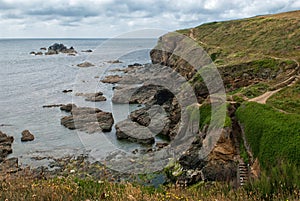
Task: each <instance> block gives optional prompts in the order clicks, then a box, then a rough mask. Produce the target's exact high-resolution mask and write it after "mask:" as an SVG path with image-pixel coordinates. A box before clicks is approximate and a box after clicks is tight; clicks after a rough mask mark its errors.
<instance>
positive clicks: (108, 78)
mask: <svg viewBox="0 0 300 201" xmlns="http://www.w3.org/2000/svg"><path fill="white" fill-rule="evenodd" d="M121 79H122V77H121V76H119V75H109V76H106V77H105V78H104V79H103V80H101V82H103V83H110V84H115V83H118V82H120V81H121Z"/></svg>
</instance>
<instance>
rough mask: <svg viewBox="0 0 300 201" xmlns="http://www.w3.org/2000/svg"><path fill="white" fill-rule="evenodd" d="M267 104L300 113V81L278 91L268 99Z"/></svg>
mask: <svg viewBox="0 0 300 201" xmlns="http://www.w3.org/2000/svg"><path fill="white" fill-rule="evenodd" d="M267 104H269V105H271V106H273V107H275V108H277V109H280V110H284V111H286V112H289V113H296V114H300V82H299V81H298V82H297V83H296V84H295V85H293V86H290V87H286V88H284V89H282V90H281V91H279V92H277V93H276V94H274V95H273V96H271V97H270V98H269V99H268V100H267Z"/></svg>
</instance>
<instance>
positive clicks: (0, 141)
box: [0, 131, 14, 162]
mask: <svg viewBox="0 0 300 201" xmlns="http://www.w3.org/2000/svg"><path fill="white" fill-rule="evenodd" d="M13 141H14V138H13V137H12V136H8V135H6V134H5V133H3V132H1V131H0V162H2V161H3V160H4V159H5V158H6V157H7V155H8V154H11V153H12V148H11V145H12V143H13Z"/></svg>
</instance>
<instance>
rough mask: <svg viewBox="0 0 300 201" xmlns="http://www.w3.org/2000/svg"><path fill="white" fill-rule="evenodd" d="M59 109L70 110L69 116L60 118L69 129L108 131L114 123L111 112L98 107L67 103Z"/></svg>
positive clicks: (91, 131)
mask: <svg viewBox="0 0 300 201" xmlns="http://www.w3.org/2000/svg"><path fill="white" fill-rule="evenodd" d="M61 110H64V111H67V112H71V115H70V116H65V117H63V118H62V119H61V124H62V125H63V126H65V127H66V128H69V129H71V130H74V129H78V130H80V131H85V132H87V133H95V132H109V131H111V128H112V125H113V123H114V119H113V116H112V113H110V112H103V111H102V110H100V109H98V108H89V107H77V106H76V105H73V104H68V105H66V106H63V107H61Z"/></svg>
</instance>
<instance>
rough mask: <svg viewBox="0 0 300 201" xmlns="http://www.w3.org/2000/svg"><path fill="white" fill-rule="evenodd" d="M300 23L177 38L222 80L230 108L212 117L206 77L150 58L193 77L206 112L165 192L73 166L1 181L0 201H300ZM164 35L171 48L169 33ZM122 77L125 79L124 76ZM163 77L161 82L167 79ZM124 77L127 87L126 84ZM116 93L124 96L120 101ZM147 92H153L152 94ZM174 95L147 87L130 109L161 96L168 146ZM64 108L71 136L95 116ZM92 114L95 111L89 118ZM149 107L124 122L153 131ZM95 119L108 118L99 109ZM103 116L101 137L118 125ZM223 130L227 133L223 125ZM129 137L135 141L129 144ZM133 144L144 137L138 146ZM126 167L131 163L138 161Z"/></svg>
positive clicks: (175, 118) (211, 28)
mask: <svg viewBox="0 0 300 201" xmlns="http://www.w3.org/2000/svg"><path fill="white" fill-rule="evenodd" d="M299 16H300V12H299V11H295V12H289V13H283V14H277V15H268V16H258V17H253V18H248V19H242V20H233V21H226V22H211V23H207V24H203V25H200V26H198V27H195V28H191V29H185V30H179V31H178V32H179V33H181V34H184V35H186V36H188V37H190V38H192V39H193V40H194V41H196V42H197V43H198V44H199V45H201V47H203V48H204V49H205V50H206V51H207V53H208V54H209V56H210V57H211V59H212V61H214V64H215V65H216V67H217V69H218V70H219V72H220V75H221V77H222V78H223V80H224V87H225V90H226V92H227V102H226V103H223V104H221V105H219V106H218V107H217V108H216V109H215V111H213V112H214V113H212V104H211V103H212V101H215V100H210V96H209V94H208V93H209V92H208V90H207V87H206V85H205V83H204V79H203V78H202V77H201V74H199V73H198V74H197V73H195V74H193V73H192V72H191V71H190V69H191V68H190V67H186V66H183V67H182V66H181V65H183V64H184V65H188V64H187V63H185V62H183V61H182V59H181V58H179V57H177V56H173V55H172V54H166V55H163V54H162V52H161V51H155V50H154V51H152V52H151V57H152V61H155V62H153V63H163V64H164V65H167V66H171V67H172V68H174V69H176V70H177V71H179V73H181V74H182V76H184V77H185V78H188V79H189V83H190V84H191V85H192V86H193V89H194V91H195V94H196V96H197V100H198V105H199V111H198V108H197V110H194V108H188V109H190V110H191V114H190V115H191V116H192V119H193V120H194V119H195V118H196V117H198V113H197V112H199V113H200V119H199V132H198V133H199V136H197V137H198V138H197V139H195V140H194V141H193V143H192V145H191V147H190V148H189V150H187V151H186V152H185V153H183V156H181V158H180V159H179V160H178V161H174V163H173V164H172V165H171V166H170V167H165V169H164V170H165V173H166V177H167V179H166V181H165V183H164V185H160V186H155V187H153V186H152V185H151V184H150V185H148V183H147V182H142V184H141V183H139V182H136V181H134V180H133V181H130V182H129V181H127V180H124V181H112V180H111V179H106V178H103V179H102V178H98V177H95V174H96V175H97V174H100V173H99V172H100V171H99V170H97V171H98V172H97V171H94V172H93V173H94V175H90V174H87V173H86V172H85V166H83V165H82V163H83V162H82V161H80V163H79V165H78V166H77V167H69V166H67V167H68V168H69V169H68V172H67V173H65V174H53V175H51V176H49V177H43V175H42V176H41V177H39V176H40V175H39V176H38V177H37V176H35V177H32V175H31V174H29V175H26V174H24V175H14V174H7V175H5V176H4V177H1V180H0V200H85V201H88V200H112V201H114V200H116V201H117V200H118V201H119V200H132V201H140V200H145V201H150V200H151V201H152V200H154V201H155V200H159V201H160V200H169V201H173V200H182V201H183V200H192V201H194V200H225V201H226V200H243V201H247V200H299V199H300V173H299V171H298V170H299V167H300V160H299V158H300V122H299V119H300V101H299V100H300V99H299V98H300V95H299V94H300V82H299V81H297V79H298V77H299V68H300V66H299V62H300V55H299V49H300V40H299V38H300V27H299V22H300V19H299ZM174 36H175V34H174V33H171V34H169V37H174ZM164 37H165V39H166V41H167V39H168V34H167V35H166V36H164ZM161 41H163V40H161ZM166 44H167V45H168V44H170V43H166ZM171 44H172V48H174V49H176V44H175V45H174V44H173V43H171ZM164 45H165V44H163V43H161V42H159V43H158V45H157V47H156V48H162V49H163V48H164ZM173 46H174V47H173ZM181 48H182V47H180V48H179V49H181ZM174 49H173V50H174ZM183 49H184V48H183ZM184 51H189V49H188V48H187V49H184ZM186 53H189V52H186ZM178 66H179V67H180V68H179V67H178ZM185 67H186V68H185ZM139 68H140V66H139ZM148 68H152V70H153V69H154V68H157V69H160V68H161V67H160V66H159V65H155V64H154V65H152V66H151V65H148ZM207 69H208V68H207ZM140 71H141V72H143V71H142V70H140ZM145 72H146V71H145ZM159 72H160V71H159ZM134 73H135V72H132V73H131V75H134V77H139V76H137V75H139V74H134ZM129 74H130V73H129ZM142 74H144V73H142ZM158 76H159V75H158ZM160 76H161V75H160ZM124 78H125V79H126V77H125V76H124ZM124 78H123V79H124ZM159 78H160V79H165V78H164V75H162V77H159ZM118 79H120V80H121V77H118ZM127 79H128V78H127ZM129 80H130V79H129ZM118 81H119V80H118ZM123 81H124V80H123ZM130 81H131V80H130ZM125 89H126V88H125ZM125 89H124V88H123V89H122V88H121V89H115V94H114V98H115V99H113V101H115V103H122V101H123V99H122V98H124V94H125V93H123V90H125ZM118 90H119V97H118V96H115V95H116V92H117V93H118ZM149 90H150V91H152V92H153V94H151V95H149ZM266 93H270V94H271V96H270V97H267V98H266V99H267V100H266V103H264V104H262V103H259V102H260V101H257V100H254V98H257V97H260V96H263V95H264V94H266ZM170 94H171V92H169V91H166V90H164V89H161V88H159V87H157V86H150V85H148V86H146V87H144V88H142V90H140V91H139V93H137V94H134V95H133V97H134V100H133V101H132V102H133V103H139V104H144V103H145V102H142V101H141V102H139V101H140V100H143V101H145V100H147V99H150V98H152V97H155V98H156V101H157V102H158V103H160V105H161V106H162V107H164V108H167V109H168V114H169V116H171V117H172V118H171V119H172V121H171V122H169V121H168V120H167V119H165V118H164V117H161V119H160V121H157V122H156V123H157V124H156V125H160V124H159V123H161V122H169V127H167V128H166V129H165V130H163V131H162V134H163V135H164V136H165V137H168V138H170V139H172V138H174V133H175V131H176V129H177V124H178V122H179V123H180V107H179V105H178V103H177V101H176V100H175V98H176V97H175V98H174V95H170ZM82 95H83V96H84V97H87V98H88V97H89V96H86V95H84V94H82ZM100 95H101V96H102V95H103V94H100ZM148 96H149V97H148ZM92 97H93V96H92ZM101 98H102V99H104V98H103V97H101ZM131 98H132V97H131ZM151 100H152V99H151ZM94 101H95V100H94ZM198 105H197V107H198ZM216 105H217V104H216ZM62 107H63V108H65V107H67V108H69V109H68V111H67V110H66V109H65V111H67V112H70V113H71V116H67V117H64V118H63V119H62V124H63V125H65V124H67V126H66V127H69V128H70V129H75V123H74V122H75V120H74V115H75V113H76V112H77V113H78V116H80V117H81V119H83V117H86V119H88V117H89V116H90V115H91V114H93V113H95V111H94V110H95V109H93V108H80V107H77V106H75V105H65V106H62ZM74 108H75V109H76V110H75V109H74ZM61 109H62V108H61ZM91 109H93V113H91V112H90V110H91ZM147 109H149V108H140V109H138V110H136V111H134V112H132V113H131V114H130V115H129V116H128V119H127V120H126V122H131V121H135V122H136V123H135V124H134V125H135V126H136V125H138V127H139V128H140V127H141V126H143V125H149V124H150V122H151V118H150V117H149V114H147V111H148V112H149V111H150V110H147ZM152 109H153V108H152ZM195 111H196V114H195V113H194V112H195ZM223 111H225V115H223ZM96 113H97V114H98V113H99V114H100V113H101V114H102V113H104V112H103V111H96ZM105 114H106V115H107V116H109V118H104V117H102V116H101V118H102V120H103V122H106V123H107V122H108V120H107V119H110V124H109V125H103V128H101V129H102V130H103V131H110V130H111V129H112V125H113V123H114V121H113V119H112V114H110V113H109V114H108V113H105ZM155 114H156V113H155ZM75 116H76V115H75ZM212 116H214V117H215V119H214V120H216V121H215V122H216V123H217V124H216V125H214V126H216V127H221V128H222V134H221V137H220V139H219V140H218V142H217V143H216V146H215V147H214V148H213V150H212V151H211V153H210V154H209V155H208V156H207V157H206V158H204V159H202V158H200V157H199V150H201V147H202V146H203V144H204V143H203V141H204V140H205V136H206V133H205V132H206V131H205V130H207V129H205V128H207V126H208V125H210V124H211V123H212ZM194 117H195V118H194ZM223 118H224V121H222V120H223ZM99 119H100V116H99ZM99 119H97V123H99ZM126 122H125V123H126ZM220 122H222V125H219V123H220ZM79 123H80V124H79V125H82V128H85V129H86V130H89V131H91V125H90V124H89V123H86V122H79ZM152 123H153V122H152ZM197 123H198V121H197ZM95 125H96V126H95V128H98V126H97V124H95ZM119 125H120V124H119ZM136 127H137V126H136ZM136 127H131V129H130V130H131V131H132V132H134V131H136V133H137V134H136V133H135V134H136V135H140V132H139V130H137V129H135V128H136ZM154 127H158V126H154ZM171 131H174V132H171ZM197 131H198V130H197ZM122 132H123V131H122V130H121V129H119V128H118V127H117V133H118V134H119V138H121V137H122V136H121V137H120V135H121V134H123V133H122ZM5 137H7V136H5ZM123 138H124V139H125V140H126V139H129V137H128V136H125V137H124V136H123ZM124 139H123V140H124ZM136 139H138V137H136V138H135V139H134V140H132V141H133V142H134V141H136ZM8 140H9V141H12V139H8ZM141 140H143V141H140V142H142V144H143V143H144V144H150V145H152V144H154V139H152V138H151V141H150V143H145V141H146V140H147V139H146V140H145V139H141ZM146 142H147V141H146ZM11 143H12V142H11ZM10 146H11V144H10V145H9V147H8V148H11V147H10ZM164 146H168V144H164V145H163V146H162V147H161V148H163V147H164ZM161 148H160V149H161ZM160 149H159V148H157V149H155V148H153V149H152V148H151V149H148V150H146V152H150V153H153V152H155V151H157V150H160ZM249 153H250V154H249ZM5 157H6V155H5ZM254 160H257V161H258V164H259V165H258V166H259V168H258V171H257V172H258V174H257V176H254V174H253V172H250V169H251V168H252V167H253V166H254ZM81 162H82V163H81ZM127 162H128V161H127ZM130 162H131V163H134V162H135V161H134V160H133V159H132V160H131V161H130ZM240 164H246V167H247V166H249V173H247V175H249V181H248V182H247V183H246V184H245V185H244V184H243V185H242V184H241V183H239V182H238V181H239V179H240V178H236V177H237V175H238V174H237V172H238V171H239V170H237V169H238V168H239V165H240ZM78 167H81V169H80V168H78ZM83 167H84V168H83ZM101 168H102V166H101ZM103 168H104V167H103ZM79 169H80V170H79ZM104 169H105V168H104ZM162 169H163V167H162ZM253 169H254V168H253ZM69 170H72V171H69ZM102 170H103V169H102ZM103 171H106V170H103ZM247 171H248V170H247ZM71 172H72V173H71ZM82 175H84V176H82ZM140 178H151V175H142V176H141V175H140ZM204 180H205V181H204ZM180 182H181V183H180ZM150 183H151V182H150ZM182 183H184V185H182Z"/></svg>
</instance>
